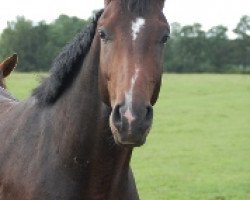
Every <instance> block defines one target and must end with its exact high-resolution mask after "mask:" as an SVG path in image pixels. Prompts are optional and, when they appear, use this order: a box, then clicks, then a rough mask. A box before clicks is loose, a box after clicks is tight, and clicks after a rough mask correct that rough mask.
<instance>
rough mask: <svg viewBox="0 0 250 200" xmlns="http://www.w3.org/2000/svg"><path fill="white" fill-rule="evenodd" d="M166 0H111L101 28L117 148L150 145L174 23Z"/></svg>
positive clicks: (105, 88)
mask: <svg viewBox="0 0 250 200" xmlns="http://www.w3.org/2000/svg"><path fill="white" fill-rule="evenodd" d="M163 5H164V0H105V9H104V13H103V15H102V16H101V18H100V20H99V23H98V33H99V37H100V40H101V56H100V85H101V96H102V98H103V101H104V102H105V103H106V104H107V105H109V106H111V107H112V113H111V116H110V126H111V129H112V132H113V135H114V139H115V141H116V143H117V144H119V145H124V146H140V145H142V144H144V143H145V141H146V136H147V134H148V132H149V130H150V127H151V124H152V119H153V108H152V106H153V105H154V104H155V102H156V100H157V98H158V94H159V90H160V86H161V76H162V65H163V48H164V44H165V43H166V41H167V39H168V37H169V32H170V30H169V24H168V22H167V20H166V18H165V17H164V14H163V12H162V10H163Z"/></svg>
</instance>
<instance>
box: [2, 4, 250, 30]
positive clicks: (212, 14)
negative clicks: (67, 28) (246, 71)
mask: <svg viewBox="0 0 250 200" xmlns="http://www.w3.org/2000/svg"><path fill="white" fill-rule="evenodd" d="M62 2H63V3H62ZM103 2H104V0H91V1H90V0H70V1H67V0H64V1H62V0H39V1H34V0H1V4H0V5H1V7H0V8H1V11H0V32H1V31H2V29H4V28H5V27H6V26H7V21H13V20H15V19H16V16H18V15H19V16H25V18H27V19H31V20H32V21H34V22H38V21H41V20H45V21H47V22H51V21H53V20H54V19H56V18H57V17H58V16H59V15H60V14H66V15H69V16H77V17H79V18H82V19H87V18H88V17H89V16H91V13H92V11H93V10H96V9H99V8H102V7H103ZM164 13H165V15H166V17H167V19H168V21H169V22H170V23H172V22H179V23H180V24H181V25H188V24H193V23H195V22H198V23H201V24H202V26H203V28H204V30H208V29H209V28H211V27H213V26H216V25H225V26H227V27H228V28H229V30H233V29H234V28H235V27H236V25H237V23H238V22H239V20H240V18H241V16H243V15H250V0H166V3H165V8H164Z"/></svg>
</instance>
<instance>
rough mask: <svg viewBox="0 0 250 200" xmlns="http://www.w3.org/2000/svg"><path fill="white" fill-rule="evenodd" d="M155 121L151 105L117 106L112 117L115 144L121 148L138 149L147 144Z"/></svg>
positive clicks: (111, 124)
mask: <svg viewBox="0 0 250 200" xmlns="http://www.w3.org/2000/svg"><path fill="white" fill-rule="evenodd" d="M152 120H153V108H152V106H151V105H146V106H145V105H143V106H142V105H133V106H128V105H126V104H117V105H116V106H115V107H114V109H113V111H112V113H111V116H110V126H111V130H112V133H113V136H114V139H115V142H116V143H117V144H118V145H121V146H132V147H138V146H141V145H143V144H144V143H145V142H146V137H147V135H148V133H149V131H150V128H151V125H152Z"/></svg>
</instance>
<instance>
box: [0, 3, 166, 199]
mask: <svg viewBox="0 0 250 200" xmlns="http://www.w3.org/2000/svg"><path fill="white" fill-rule="evenodd" d="M163 6H164V0H143V1H142V0H104V9H103V10H101V11H99V12H97V13H96V14H95V15H94V18H93V20H92V21H91V22H90V23H89V25H88V26H87V27H86V28H85V29H84V30H83V31H81V32H80V33H79V34H78V35H77V36H76V37H75V39H74V40H73V41H72V42H71V43H69V44H68V45H67V46H66V47H65V48H64V49H63V50H62V52H61V53H60V54H59V55H58V56H57V58H56V59H55V61H54V63H53V66H52V68H51V70H50V75H49V76H48V77H47V78H46V79H45V80H43V82H42V83H41V84H40V85H39V86H38V87H37V88H36V89H34V91H33V93H32V95H31V96H30V97H29V98H28V99H27V100H26V101H22V102H19V101H16V100H12V99H6V100H5V101H2V102H1V103H0V200H3V199H4V200H34V199H36V200H45V199H46V200H57V199H60V200H72V199H74V200H139V194H138V191H137V188H136V184H135V179H134V176H133V173H132V169H131V167H130V160H131V156H132V152H133V149H134V148H135V147H139V146H142V145H143V144H144V143H145V142H146V137H147V135H148V133H149V130H150V127H151V125H152V120H153V106H154V104H155V103H156V101H157V98H158V95H159V91H160V86H161V77H162V71H163V70H162V66H163V51H164V44H165V43H166V42H167V40H168V38H169V32H170V28H169V24H168V22H167V20H166V18H165V16H164V14H163V11H162V10H163Z"/></svg>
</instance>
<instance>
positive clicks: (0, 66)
mask: <svg viewBox="0 0 250 200" xmlns="http://www.w3.org/2000/svg"><path fill="white" fill-rule="evenodd" d="M16 65H17V54H13V55H12V56H10V57H8V58H6V59H5V60H4V61H2V62H1V63H0V87H2V88H6V85H5V81H4V78H6V77H7V76H9V75H10V73H11V72H12V71H13V69H14V68H15V67H16Z"/></svg>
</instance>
